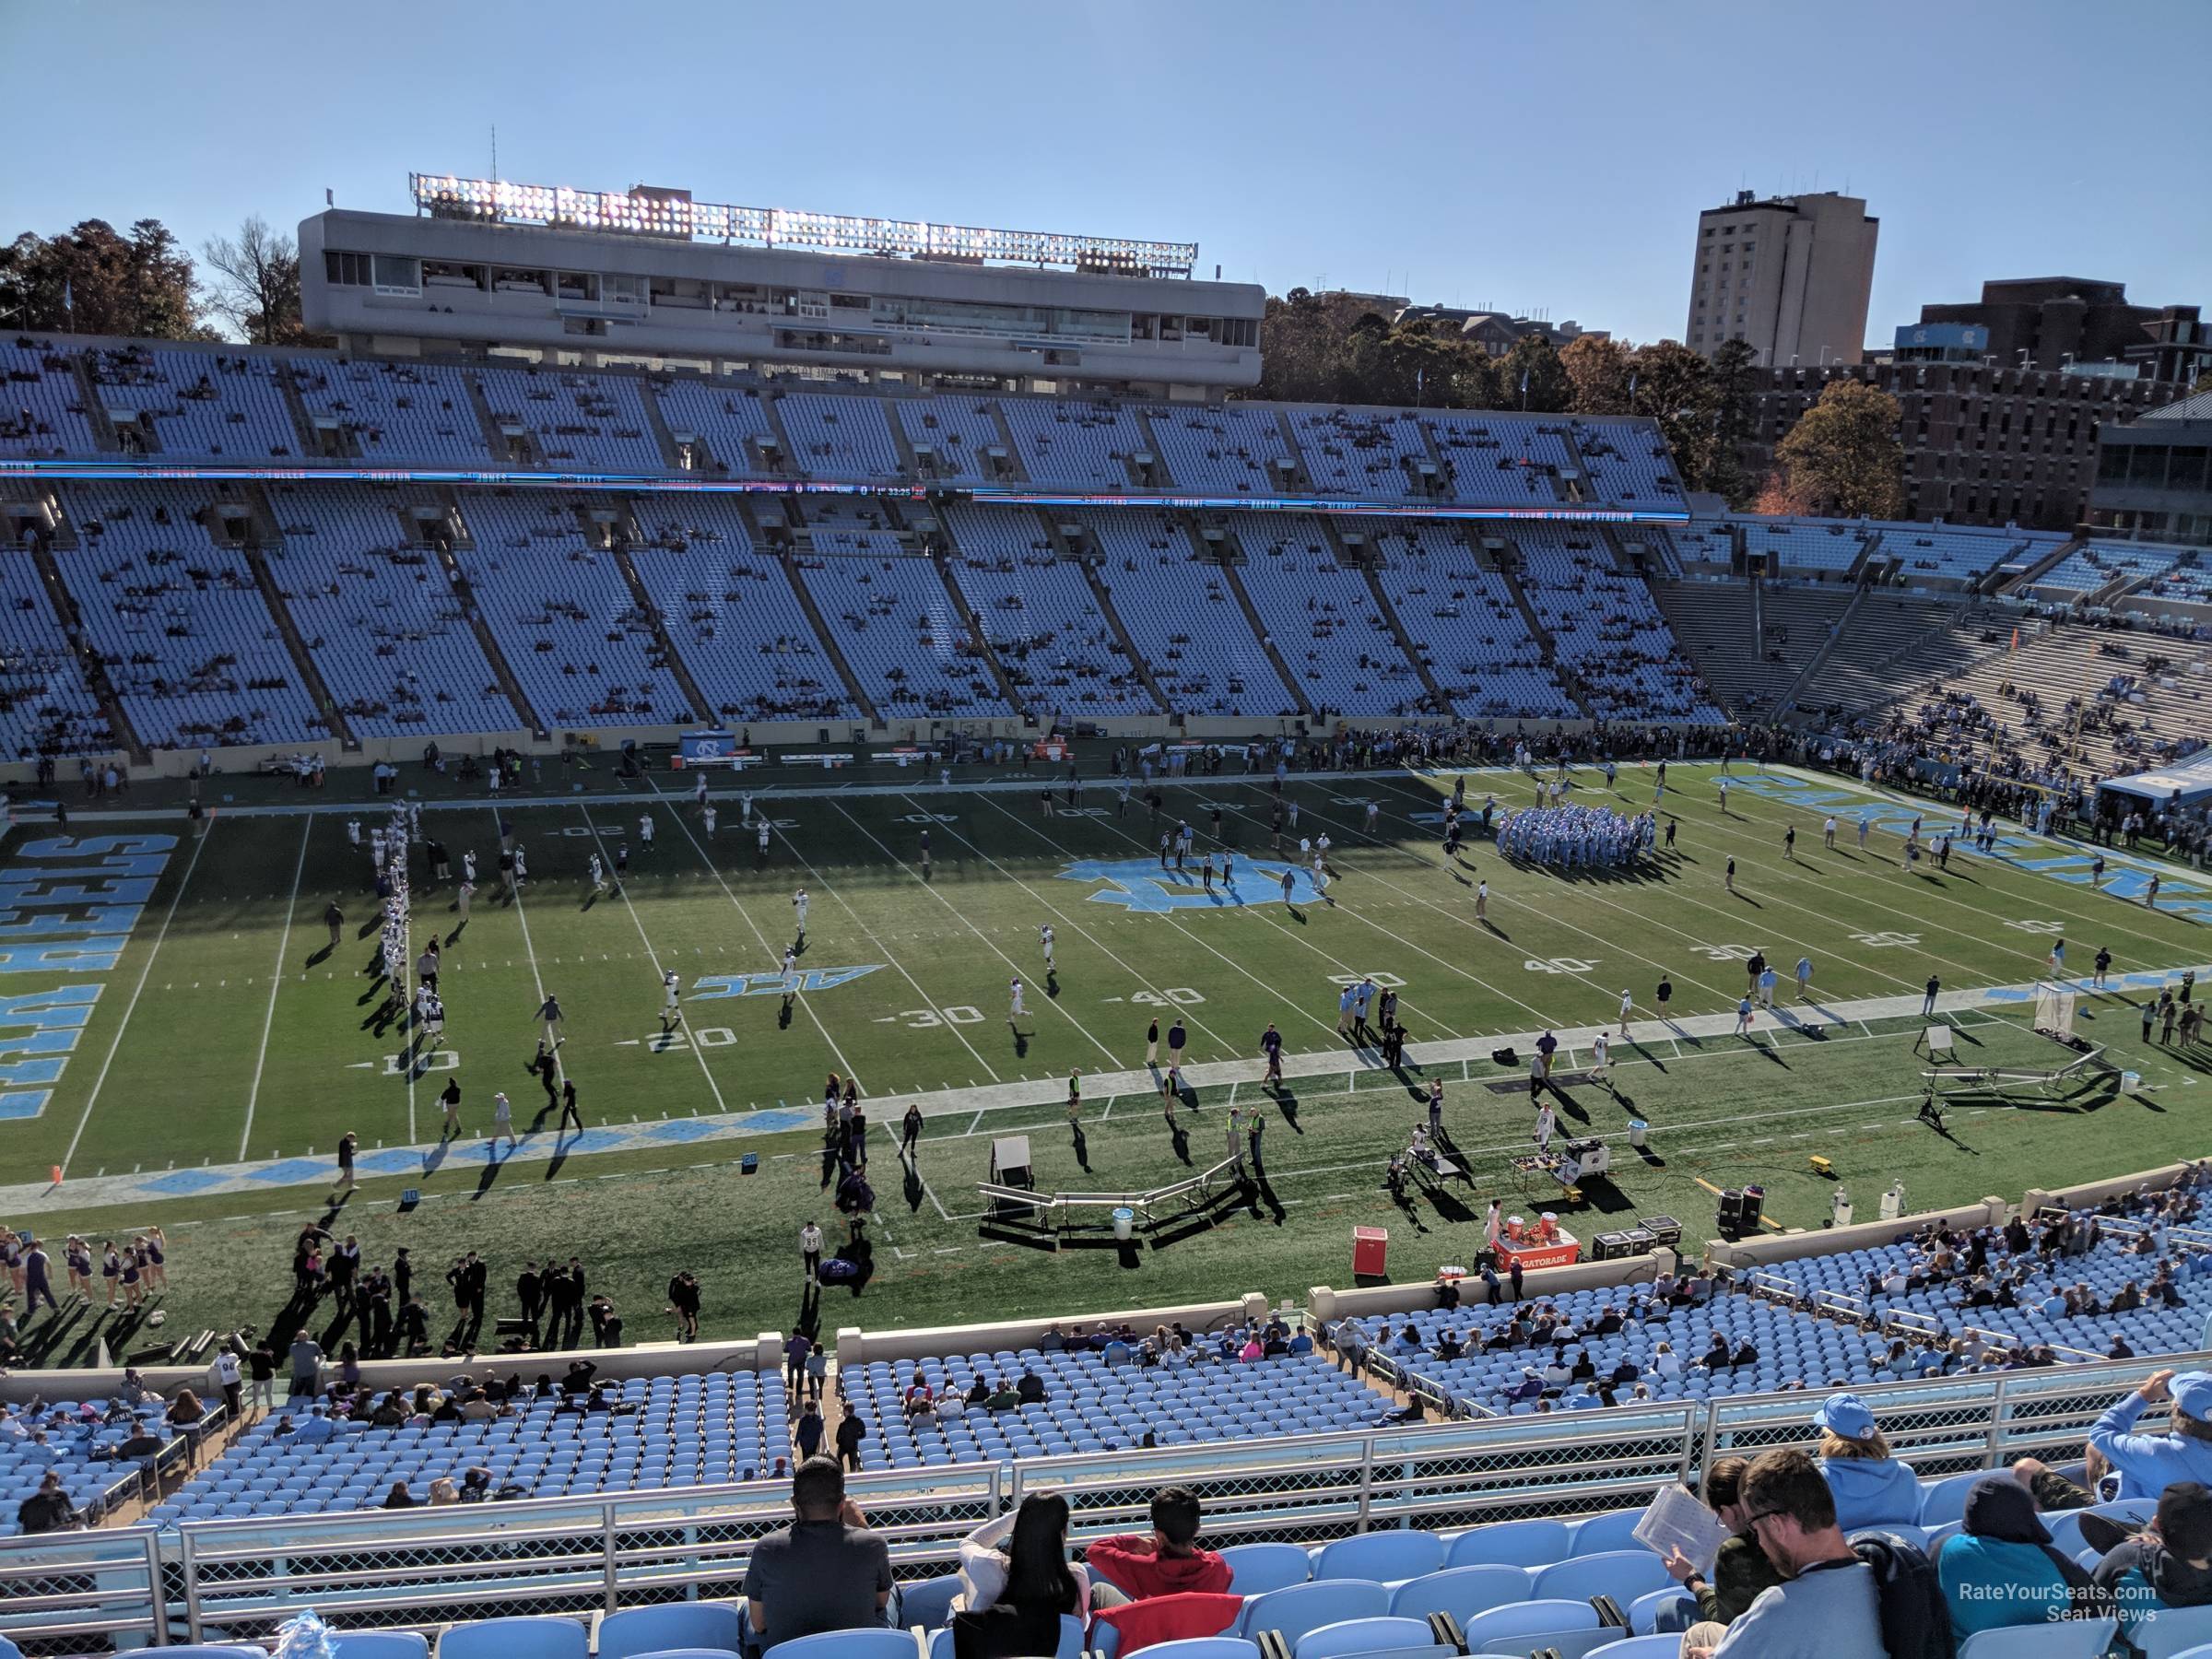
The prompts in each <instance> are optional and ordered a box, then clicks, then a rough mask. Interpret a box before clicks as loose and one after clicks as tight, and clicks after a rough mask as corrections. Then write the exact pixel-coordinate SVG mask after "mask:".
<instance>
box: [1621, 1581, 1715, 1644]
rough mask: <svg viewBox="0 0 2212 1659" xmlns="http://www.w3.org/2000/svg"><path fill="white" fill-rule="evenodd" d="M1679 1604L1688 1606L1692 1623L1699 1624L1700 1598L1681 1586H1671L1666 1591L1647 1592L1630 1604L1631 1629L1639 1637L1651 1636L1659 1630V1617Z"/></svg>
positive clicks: (1628, 1608) (1628, 1609) (1628, 1610)
mask: <svg viewBox="0 0 2212 1659" xmlns="http://www.w3.org/2000/svg"><path fill="white" fill-rule="evenodd" d="M1677 1602H1680V1603H1684V1604H1686V1605H1687V1606H1688V1610H1689V1613H1690V1616H1691V1617H1690V1622H1691V1623H1693V1624H1694V1623H1695V1622H1697V1618H1696V1615H1697V1607H1698V1598H1697V1597H1696V1596H1694V1595H1692V1594H1690V1593H1689V1592H1688V1591H1687V1590H1685V1589H1683V1588H1682V1586H1681V1585H1679V1584H1669V1585H1667V1587H1666V1588H1665V1589H1664V1590H1650V1591H1646V1592H1645V1593H1644V1594H1641V1595H1640V1596H1638V1597H1637V1598H1636V1599H1635V1600H1634V1601H1632V1602H1630V1604H1629V1606H1628V1607H1627V1609H1626V1610H1627V1612H1628V1615H1629V1629H1630V1630H1633V1631H1635V1632H1636V1634H1637V1635H1639V1636H1649V1635H1650V1634H1651V1633H1652V1632H1653V1630H1657V1629H1658V1628H1659V1615H1660V1614H1662V1613H1664V1612H1665V1611H1666V1610H1667V1609H1668V1608H1669V1607H1671V1606H1675V1604H1676V1603H1677Z"/></svg>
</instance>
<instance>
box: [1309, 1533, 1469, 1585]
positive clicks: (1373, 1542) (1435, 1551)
mask: <svg viewBox="0 0 2212 1659" xmlns="http://www.w3.org/2000/svg"><path fill="white" fill-rule="evenodd" d="M1443 1564H1444V1541H1443V1540H1442V1539H1441V1538H1440V1537H1438V1536H1437V1535H1435V1534H1434V1533H1430V1532H1371V1533H1360V1534H1359V1535H1356V1536H1354V1537H1349V1538H1338V1539H1336V1540H1335V1542H1334V1543H1329V1544H1324V1545H1323V1546H1322V1547H1321V1548H1320V1549H1319V1550H1317V1551H1316V1552H1315V1553H1314V1556H1313V1576H1314V1577H1315V1578H1317V1579H1373V1580H1374V1581H1375V1582H1376V1583H1384V1584H1394V1583H1399V1582H1400V1581H1401V1580H1405V1579H1410V1578H1419V1577H1420V1576H1421V1575H1422V1574H1423V1573H1426V1572H1436V1571H1441V1569H1442V1567H1443Z"/></svg>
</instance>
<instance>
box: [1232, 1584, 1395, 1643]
mask: <svg viewBox="0 0 2212 1659" xmlns="http://www.w3.org/2000/svg"><path fill="white" fill-rule="evenodd" d="M1389 1612H1390V1592H1389V1591H1387V1590H1385V1589H1384V1588H1383V1587H1382V1585H1381V1584H1378V1583H1371V1582H1370V1581H1367V1580H1364V1579H1331V1580H1329V1581H1328V1582H1327V1583H1318V1582H1317V1583H1311V1584H1292V1585H1291V1586H1290V1587H1289V1588H1288V1589H1287V1590H1270V1591H1269V1592H1268V1593H1267V1594H1265V1595H1261V1596H1255V1597H1254V1598H1253V1599H1252V1600H1251V1601H1249V1602H1246V1603H1245V1604H1244V1614H1243V1617H1242V1618H1240V1619H1238V1621H1237V1634H1238V1635H1240V1636H1252V1637H1257V1636H1259V1635H1261V1634H1262V1633H1263V1632H1265V1631H1268V1630H1273V1631H1275V1632H1276V1633H1277V1634H1278V1635H1279V1636H1281V1637H1282V1639H1283V1640H1284V1641H1286V1642H1288V1643H1289V1644H1290V1645H1292V1646H1293V1647H1295V1646H1296V1645H1297V1643H1298V1639H1299V1638H1300V1636H1303V1635H1304V1634H1305V1633H1306V1632H1307V1631H1308V1630H1319V1629H1321V1627H1322V1626H1323V1625H1328V1624H1342V1623H1343V1622H1344V1621H1345V1620H1347V1619H1351V1618H1385V1617H1387V1616H1388V1614H1389Z"/></svg>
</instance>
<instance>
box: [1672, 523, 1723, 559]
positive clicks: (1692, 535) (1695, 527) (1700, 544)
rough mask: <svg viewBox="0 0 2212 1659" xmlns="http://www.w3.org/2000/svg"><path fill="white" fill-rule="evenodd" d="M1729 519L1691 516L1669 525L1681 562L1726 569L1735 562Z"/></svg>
mask: <svg viewBox="0 0 2212 1659" xmlns="http://www.w3.org/2000/svg"><path fill="white" fill-rule="evenodd" d="M1735 522H1737V521H1734V520H1730V519H1692V520H1690V521H1689V523H1688V524H1677V525H1675V526H1673V528H1672V529H1671V530H1670V532H1669V534H1670V535H1672V536H1673V537H1674V542H1675V552H1676V555H1677V557H1678V558H1679V559H1681V561H1682V563H1683V564H1684V565H1685V566H1689V565H1712V566H1716V567H1717V568H1719V569H1721V570H1727V569H1728V568H1729V567H1730V566H1732V565H1733V564H1734V563H1735V535H1733V534H1732V533H1731V530H1730V525H1731V524H1734V523H1735Z"/></svg>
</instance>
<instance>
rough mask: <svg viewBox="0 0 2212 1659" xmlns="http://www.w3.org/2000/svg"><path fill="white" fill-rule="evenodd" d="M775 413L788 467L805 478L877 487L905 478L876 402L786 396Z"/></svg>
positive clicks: (827, 396) (799, 394)
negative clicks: (786, 446)
mask: <svg viewBox="0 0 2212 1659" xmlns="http://www.w3.org/2000/svg"><path fill="white" fill-rule="evenodd" d="M776 413H777V415H778V416H779V417H781V418H782V422H783V432H784V435H785V436H786V437H788V438H789V439H790V440H791V448H792V460H793V462H794V464H795V465H797V467H798V469H799V470H800V471H801V472H803V473H806V475H808V476H809V477H817V478H849V479H852V480H853V481H855V482H861V483H882V482H890V481H893V480H896V479H899V478H902V477H905V476H906V465H905V463H904V462H902V461H901V460H900V456H899V445H898V444H897V442H896V441H893V439H892V437H891V427H890V422H889V420H888V418H886V416H885V414H884V406H883V400H882V399H881V398H879V397H851V396H839V395H837V394H832V393H823V392H792V393H786V394H784V395H783V396H782V398H780V399H778V400H777V403H776Z"/></svg>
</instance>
